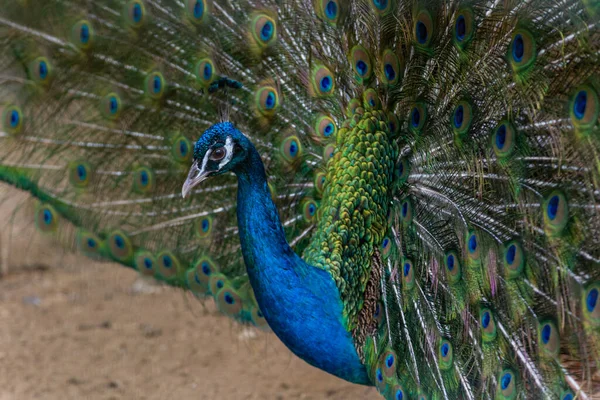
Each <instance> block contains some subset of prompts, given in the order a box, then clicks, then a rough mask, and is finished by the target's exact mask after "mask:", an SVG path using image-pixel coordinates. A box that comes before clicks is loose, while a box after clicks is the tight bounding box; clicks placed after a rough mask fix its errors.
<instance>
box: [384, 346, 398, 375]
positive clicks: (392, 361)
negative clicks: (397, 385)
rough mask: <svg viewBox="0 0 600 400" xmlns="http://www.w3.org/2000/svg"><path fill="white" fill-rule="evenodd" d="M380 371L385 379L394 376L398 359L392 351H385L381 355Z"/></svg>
mask: <svg viewBox="0 0 600 400" xmlns="http://www.w3.org/2000/svg"><path fill="white" fill-rule="evenodd" d="M380 363H381V370H382V372H383V374H384V375H385V377H386V378H392V377H394V376H395V374H396V368H397V365H398V357H397V356H396V353H395V352H394V351H393V350H387V351H386V352H385V353H383V354H382V355H381V361H380Z"/></svg>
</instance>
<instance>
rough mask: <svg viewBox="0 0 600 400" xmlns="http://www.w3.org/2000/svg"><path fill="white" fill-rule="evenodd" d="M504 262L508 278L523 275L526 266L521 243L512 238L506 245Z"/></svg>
mask: <svg viewBox="0 0 600 400" xmlns="http://www.w3.org/2000/svg"><path fill="white" fill-rule="evenodd" d="M503 264H504V269H505V270H506V275H507V276H506V278H507V279H515V278H518V277H519V276H521V274H522V273H523V269H524V268H525V254H524V252H523V247H522V246H521V243H519V242H518V241H516V240H512V241H510V242H508V243H506V244H505V245H504V257H503Z"/></svg>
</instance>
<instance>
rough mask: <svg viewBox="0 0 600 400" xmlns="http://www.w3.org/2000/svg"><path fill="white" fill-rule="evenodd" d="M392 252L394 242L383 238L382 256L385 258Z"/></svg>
mask: <svg viewBox="0 0 600 400" xmlns="http://www.w3.org/2000/svg"><path fill="white" fill-rule="evenodd" d="M391 251H392V240H391V239H390V238H389V237H387V236H386V237H384V238H383V241H382V242H381V255H382V256H383V257H387V256H389V255H390V252H391Z"/></svg>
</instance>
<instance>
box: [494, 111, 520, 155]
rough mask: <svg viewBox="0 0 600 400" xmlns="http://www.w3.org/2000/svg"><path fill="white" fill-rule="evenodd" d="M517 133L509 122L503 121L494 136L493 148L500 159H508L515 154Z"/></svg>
mask: <svg viewBox="0 0 600 400" xmlns="http://www.w3.org/2000/svg"><path fill="white" fill-rule="evenodd" d="M516 138H517V131H516V130H515V127H514V126H513V124H511V123H510V122H509V121H506V120H504V121H501V122H500V123H499V124H498V126H497V127H496V129H495V130H494V133H493V135H492V146H493V148H494V153H496V156H497V157H498V158H506V157H508V156H509V155H511V154H512V153H513V150H514V149H515V143H516Z"/></svg>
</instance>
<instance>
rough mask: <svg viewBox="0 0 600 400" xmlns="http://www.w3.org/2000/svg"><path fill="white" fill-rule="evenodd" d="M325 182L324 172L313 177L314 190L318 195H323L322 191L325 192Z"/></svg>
mask: <svg viewBox="0 0 600 400" xmlns="http://www.w3.org/2000/svg"><path fill="white" fill-rule="evenodd" d="M326 181H327V178H326V175H325V173H324V172H318V173H317V174H316V175H315V182H314V184H315V189H316V191H317V193H318V194H323V190H325V182H326Z"/></svg>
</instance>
